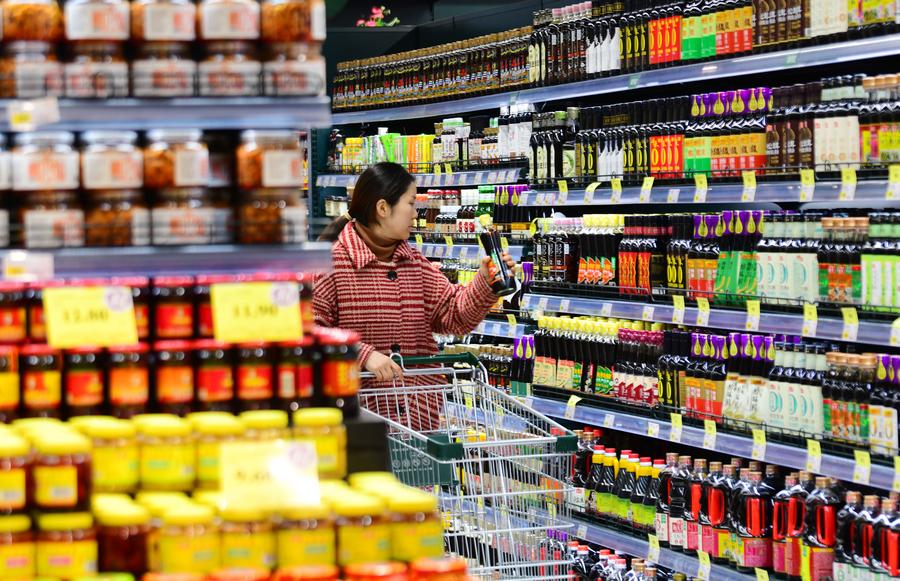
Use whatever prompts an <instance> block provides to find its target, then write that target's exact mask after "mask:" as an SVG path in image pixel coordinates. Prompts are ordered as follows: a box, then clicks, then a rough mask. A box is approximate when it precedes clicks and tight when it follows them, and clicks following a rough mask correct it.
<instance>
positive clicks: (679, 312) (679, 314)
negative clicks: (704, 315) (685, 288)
mask: <svg viewBox="0 0 900 581" xmlns="http://www.w3.org/2000/svg"><path fill="white" fill-rule="evenodd" d="M672 304H673V305H674V307H675V308H674V309H672V323H674V324H676V325H681V324H682V323H684V297H683V296H681V295H675V296H673V297H672Z"/></svg>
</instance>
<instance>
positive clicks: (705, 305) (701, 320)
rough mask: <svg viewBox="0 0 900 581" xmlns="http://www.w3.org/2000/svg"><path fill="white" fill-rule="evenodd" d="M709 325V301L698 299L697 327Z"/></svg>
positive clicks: (702, 298) (703, 298)
mask: <svg viewBox="0 0 900 581" xmlns="http://www.w3.org/2000/svg"><path fill="white" fill-rule="evenodd" d="M708 324H709V300H708V299H707V298H706V297H697V326H698V327H705V326H707V325H708Z"/></svg>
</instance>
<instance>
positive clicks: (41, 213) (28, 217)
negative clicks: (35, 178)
mask: <svg viewBox="0 0 900 581" xmlns="http://www.w3.org/2000/svg"><path fill="white" fill-rule="evenodd" d="M18 222H19V224H20V225H21V229H22V231H21V234H20V235H21V236H22V240H21V243H22V245H23V246H24V247H25V248H63V247H81V246H84V211H83V210H82V209H81V205H80V204H79V202H78V197H77V195H76V193H75V192H71V191H57V192H48V191H41V192H30V193H28V194H27V195H26V196H25V201H24V203H23V205H22V206H21V207H20V208H19V216H18Z"/></svg>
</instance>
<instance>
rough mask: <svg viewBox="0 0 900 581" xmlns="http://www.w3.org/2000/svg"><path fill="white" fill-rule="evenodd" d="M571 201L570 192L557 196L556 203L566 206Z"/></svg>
mask: <svg viewBox="0 0 900 581" xmlns="http://www.w3.org/2000/svg"><path fill="white" fill-rule="evenodd" d="M568 200H569V192H560V193H559V194H558V195H557V196H556V203H557V204H560V205H562V206H564V205H565V204H566V202H567V201H568Z"/></svg>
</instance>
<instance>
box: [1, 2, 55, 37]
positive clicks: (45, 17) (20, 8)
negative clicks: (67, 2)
mask: <svg viewBox="0 0 900 581" xmlns="http://www.w3.org/2000/svg"><path fill="white" fill-rule="evenodd" d="M0 7H2V12H3V40H4V41H7V42H9V41H14V40H43V41H46V42H56V41H58V40H61V39H62V33H63V15H62V10H60V9H59V3H57V2H56V0H4V1H3V3H2V6H0Z"/></svg>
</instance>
